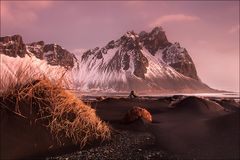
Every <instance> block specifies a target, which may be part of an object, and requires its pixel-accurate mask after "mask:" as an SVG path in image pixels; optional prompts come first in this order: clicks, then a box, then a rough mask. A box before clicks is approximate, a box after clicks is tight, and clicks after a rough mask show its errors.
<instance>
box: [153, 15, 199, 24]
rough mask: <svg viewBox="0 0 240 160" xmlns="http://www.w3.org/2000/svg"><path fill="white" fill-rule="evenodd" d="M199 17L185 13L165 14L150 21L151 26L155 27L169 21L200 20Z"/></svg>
mask: <svg viewBox="0 0 240 160" xmlns="http://www.w3.org/2000/svg"><path fill="white" fill-rule="evenodd" d="M198 19H199V18H198V17H196V16H189V15H184V14H170V15H164V16H161V17H159V18H157V19H155V20H154V21H153V22H152V23H150V25H149V26H150V27H155V26H159V25H162V24H164V23H169V22H181V21H195V20H198Z"/></svg>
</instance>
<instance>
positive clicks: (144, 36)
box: [139, 27, 199, 80]
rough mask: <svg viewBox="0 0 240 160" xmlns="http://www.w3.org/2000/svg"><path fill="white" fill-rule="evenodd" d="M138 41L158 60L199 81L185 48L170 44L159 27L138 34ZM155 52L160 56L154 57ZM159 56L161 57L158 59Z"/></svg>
mask: <svg viewBox="0 0 240 160" xmlns="http://www.w3.org/2000/svg"><path fill="white" fill-rule="evenodd" d="M139 36H140V41H141V42H142V44H143V46H144V47H145V48H146V49H147V50H148V51H149V52H150V53H151V54H152V55H153V56H157V58H158V59H161V60H163V61H164V62H165V63H167V64H168V65H170V66H171V67H173V68H174V69H175V70H176V71H178V72H179V73H181V74H183V75H185V76H187V77H190V78H193V79H196V80H199V78H198V76H197V71H196V68H195V65H194V63H193V61H192V59H191V57H190V55H189V54H188V52H187V50H186V49H185V48H182V47H181V46H180V44H179V43H174V44H172V43H171V42H169V41H168V39H167V36H166V34H165V32H164V31H163V29H162V28H161V27H155V28H154V29H153V30H152V31H151V32H150V33H147V32H145V31H142V32H140V34H139ZM157 52H161V53H162V54H160V55H156V53H157ZM158 56H161V57H158Z"/></svg>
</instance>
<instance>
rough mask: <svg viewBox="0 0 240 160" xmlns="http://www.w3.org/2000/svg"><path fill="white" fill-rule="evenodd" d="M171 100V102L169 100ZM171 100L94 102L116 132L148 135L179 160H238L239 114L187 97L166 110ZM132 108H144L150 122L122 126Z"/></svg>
mask: <svg viewBox="0 0 240 160" xmlns="http://www.w3.org/2000/svg"><path fill="white" fill-rule="evenodd" d="M172 100H173V99H172ZM170 102H171V99H169V98H168V99H167V100H166V99H165V100H163V99H160V100H142V99H133V100H131V99H106V100H104V101H101V102H95V103H93V104H92V105H93V106H94V107H95V108H96V110H97V113H98V115H99V116H100V117H101V118H102V119H104V120H106V121H108V122H110V124H111V125H112V126H113V127H115V128H118V129H125V130H131V131H138V132H139V131H144V132H150V133H151V134H152V135H154V137H155V138H156V141H155V148H158V149H159V150H165V151H167V152H170V153H172V154H174V155H175V156H176V157H177V158H180V159H186V158H187V159H193V158H196V159H239V158H240V152H239V151H240V147H239V145H240V141H239V135H240V125H239V112H237V111H236V110H227V109H226V108H224V107H223V106H221V105H220V104H218V103H216V102H214V101H210V100H207V99H203V98H198V97H187V98H184V99H183V100H181V101H180V102H178V103H176V105H175V107H174V108H172V107H169V104H170ZM132 106H142V107H145V108H146V109H147V110H148V111H149V112H150V113H151V114H152V116H153V123H151V124H149V123H144V122H143V123H139V122H136V123H134V124H130V125H124V124H122V123H121V120H122V118H123V115H124V114H125V113H126V112H127V110H128V109H130V108H131V107H132Z"/></svg>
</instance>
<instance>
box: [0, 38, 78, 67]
mask: <svg viewBox="0 0 240 160" xmlns="http://www.w3.org/2000/svg"><path fill="white" fill-rule="evenodd" d="M0 53H1V54H5V55H8V56H11V57H17V56H19V57H24V56H25V55H26V54H27V55H29V56H32V55H33V56H36V57H37V58H39V59H41V60H47V62H48V63H49V64H50V65H60V66H63V67H65V68H67V69H71V68H73V67H74V66H78V60H77V58H76V57H75V55H74V54H72V53H70V52H69V51H67V50H66V49H63V48H62V47H61V46H59V45H57V44H45V43H44V42H43V41H39V42H33V43H30V44H25V43H24V42H23V40H22V37H21V36H20V35H14V36H6V37H1V38H0Z"/></svg>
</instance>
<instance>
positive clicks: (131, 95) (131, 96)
mask: <svg viewBox="0 0 240 160" xmlns="http://www.w3.org/2000/svg"><path fill="white" fill-rule="evenodd" d="M129 98H137V96H136V95H135V93H134V91H131V92H130V94H129Z"/></svg>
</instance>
